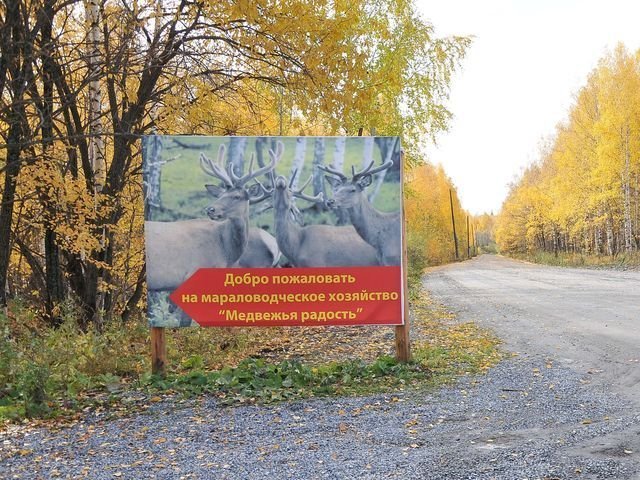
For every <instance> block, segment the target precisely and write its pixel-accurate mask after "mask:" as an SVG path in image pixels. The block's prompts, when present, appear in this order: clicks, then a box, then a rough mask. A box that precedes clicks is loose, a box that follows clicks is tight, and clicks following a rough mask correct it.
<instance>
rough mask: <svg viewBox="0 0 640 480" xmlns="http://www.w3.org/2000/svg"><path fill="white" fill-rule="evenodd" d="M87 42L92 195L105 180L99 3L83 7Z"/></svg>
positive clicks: (95, 1) (100, 189)
mask: <svg viewBox="0 0 640 480" xmlns="http://www.w3.org/2000/svg"><path fill="white" fill-rule="evenodd" d="M85 11H86V19H87V26H88V28H89V34H88V36H87V39H88V50H89V51H88V55H87V59H88V64H89V65H88V69H89V79H90V80H89V161H90V162H91V169H92V173H93V181H94V183H95V189H96V192H101V191H102V188H103V187H104V183H105V180H106V171H107V170H106V164H105V147H104V130H103V126H102V92H101V90H100V74H101V63H102V56H101V53H100V46H101V44H102V31H101V30H100V25H101V23H102V22H101V18H100V17H101V11H100V0H88V1H87V3H86V5H85Z"/></svg>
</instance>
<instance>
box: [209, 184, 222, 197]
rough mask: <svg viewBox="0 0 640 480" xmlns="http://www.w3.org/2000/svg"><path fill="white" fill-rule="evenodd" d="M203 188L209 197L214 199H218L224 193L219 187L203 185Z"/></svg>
mask: <svg viewBox="0 0 640 480" xmlns="http://www.w3.org/2000/svg"><path fill="white" fill-rule="evenodd" d="M204 188H206V189H207V192H209V193H210V194H211V195H213V196H214V197H216V198H218V197H219V196H220V195H222V194H223V193H224V192H225V191H226V190H225V189H224V188H223V187H221V186H219V185H205V186H204Z"/></svg>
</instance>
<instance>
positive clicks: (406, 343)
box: [358, 127, 411, 363]
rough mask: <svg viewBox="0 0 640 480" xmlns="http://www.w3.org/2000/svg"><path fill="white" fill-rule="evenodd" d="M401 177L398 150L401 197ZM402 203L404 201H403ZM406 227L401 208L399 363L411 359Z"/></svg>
mask: <svg viewBox="0 0 640 480" xmlns="http://www.w3.org/2000/svg"><path fill="white" fill-rule="evenodd" d="M362 130H363V129H362V127H361V128H359V129H358V136H359V137H361V136H362ZM375 134H376V130H375V128H372V129H371V135H375ZM403 179H404V154H403V152H402V151H400V195H401V197H403V190H404V189H403V183H402V182H403ZM403 204H404V202H403ZM406 233H407V232H406V228H405V218H404V208H403V209H402V284H403V285H402V287H403V290H404V296H403V305H402V309H403V313H404V315H403V316H404V324H403V325H396V327H395V336H396V341H395V344H396V360H397V361H398V362H401V363H407V362H408V361H410V360H411V341H410V338H409V297H408V293H409V286H408V283H407V240H406V236H407V235H406Z"/></svg>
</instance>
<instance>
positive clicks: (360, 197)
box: [318, 160, 402, 265]
mask: <svg viewBox="0 0 640 480" xmlns="http://www.w3.org/2000/svg"><path fill="white" fill-rule="evenodd" d="M373 164H374V162H373V161H372V162H371V163H370V164H369V166H367V167H366V168H365V169H364V170H362V171H360V172H356V170H355V167H354V166H352V167H351V179H349V178H348V177H347V176H346V175H344V174H343V173H342V172H340V171H338V170H335V169H333V168H331V167H329V166H323V165H318V168H319V169H320V170H322V171H324V172H326V173H328V174H329V175H325V179H326V180H327V182H328V183H329V185H331V187H332V189H333V194H334V198H333V199H329V200H327V202H326V203H327V206H329V207H330V208H342V209H344V210H346V211H347V212H348V214H349V218H350V220H351V223H352V224H353V226H354V228H355V230H356V231H357V232H358V234H359V235H360V237H362V239H363V240H364V241H365V242H367V244H369V245H371V246H372V247H373V248H374V249H375V251H376V254H377V258H378V261H379V262H380V265H400V264H401V254H402V246H401V229H402V223H401V212H400V211H397V212H380V211H379V210H376V209H375V207H374V206H373V205H372V204H371V203H370V202H369V199H368V198H367V196H366V194H365V189H366V188H367V187H368V186H369V185H371V183H372V181H373V175H374V174H376V173H378V172H382V171H384V170H386V169H388V168H389V167H390V166H391V165H393V161H391V160H389V161H387V162H385V163H384V164H382V165H380V166H378V167H376V168H372V167H373Z"/></svg>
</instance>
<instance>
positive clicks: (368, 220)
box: [347, 192, 402, 265]
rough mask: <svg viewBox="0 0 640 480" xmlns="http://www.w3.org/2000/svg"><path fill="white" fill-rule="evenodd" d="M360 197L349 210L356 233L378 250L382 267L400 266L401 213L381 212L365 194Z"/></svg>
mask: <svg viewBox="0 0 640 480" xmlns="http://www.w3.org/2000/svg"><path fill="white" fill-rule="evenodd" d="M359 197H360V198H359V199H358V201H357V202H356V203H355V204H354V205H353V206H352V207H351V208H348V209H347V212H348V213H349V217H350V218H351V223H352V224H353V226H354V228H355V230H356V232H358V235H360V236H361V237H362V239H363V240H364V241H365V242H367V243H368V244H369V245H371V246H372V247H373V248H375V249H376V254H377V258H378V261H379V262H380V265H400V262H401V260H400V252H401V251H402V246H401V244H400V228H401V224H400V212H391V213H387V212H380V211H378V210H376V209H375V208H374V207H373V205H371V203H369V200H368V199H367V197H366V195H365V194H364V192H360V193H359Z"/></svg>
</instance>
